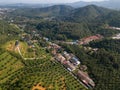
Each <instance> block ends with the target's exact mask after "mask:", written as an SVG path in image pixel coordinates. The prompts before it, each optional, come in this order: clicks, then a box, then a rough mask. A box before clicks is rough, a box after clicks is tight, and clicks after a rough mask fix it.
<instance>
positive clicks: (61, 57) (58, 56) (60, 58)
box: [55, 54, 66, 64]
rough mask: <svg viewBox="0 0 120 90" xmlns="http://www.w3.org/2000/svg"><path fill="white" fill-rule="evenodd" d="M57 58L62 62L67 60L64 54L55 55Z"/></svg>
mask: <svg viewBox="0 0 120 90" xmlns="http://www.w3.org/2000/svg"><path fill="white" fill-rule="evenodd" d="M55 59H56V60H57V61H59V62H60V63H62V64H63V63H64V61H65V60H66V59H65V57H63V56H62V54H57V55H56V56H55Z"/></svg>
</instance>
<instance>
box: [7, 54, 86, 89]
mask: <svg viewBox="0 0 120 90" xmlns="http://www.w3.org/2000/svg"><path fill="white" fill-rule="evenodd" d="M48 57H49V56H48ZM24 63H25V65H26V66H25V67H24V68H22V69H21V72H22V73H19V74H17V75H16V74H15V75H13V76H12V77H11V78H10V79H9V83H6V85H5V86H6V87H5V88H7V89H8V88H9V89H10V90H20V89H21V90H30V89H32V88H33V86H34V87H35V86H36V85H37V84H39V83H40V86H42V87H43V88H46V90H79V89H80V90H84V87H83V86H82V85H81V84H80V83H79V82H78V81H77V80H76V79H75V78H74V77H73V76H72V75H70V74H69V72H67V71H66V70H65V69H64V68H63V67H62V66H61V65H60V64H59V63H56V62H53V61H51V60H50V58H46V59H44V60H43V59H41V60H26V61H25V62H24ZM15 78H17V79H16V81H15ZM11 82H12V83H11ZM9 86H10V87H9Z"/></svg>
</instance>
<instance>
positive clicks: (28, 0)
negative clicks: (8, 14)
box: [0, 0, 104, 3]
mask: <svg viewBox="0 0 120 90" xmlns="http://www.w3.org/2000/svg"><path fill="white" fill-rule="evenodd" d="M77 1H86V2H91V1H104V0H0V3H72V2H77Z"/></svg>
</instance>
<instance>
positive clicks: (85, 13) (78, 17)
mask: <svg viewBox="0 0 120 90" xmlns="http://www.w3.org/2000/svg"><path fill="white" fill-rule="evenodd" d="M111 11H112V10H109V9H107V8H103V7H98V6H95V5H88V6H86V7H82V8H77V9H74V10H73V11H72V12H71V13H70V15H69V16H70V17H71V18H72V19H73V20H75V21H80V22H81V21H83V22H84V21H90V20H93V19H95V18H98V17H101V16H104V15H107V14H109V13H110V12H111Z"/></svg>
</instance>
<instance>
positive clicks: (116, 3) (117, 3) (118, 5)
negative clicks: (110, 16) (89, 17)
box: [68, 0, 120, 10]
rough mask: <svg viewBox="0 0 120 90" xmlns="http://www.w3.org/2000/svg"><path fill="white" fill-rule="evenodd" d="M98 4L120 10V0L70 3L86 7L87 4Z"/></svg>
mask: <svg viewBox="0 0 120 90" xmlns="http://www.w3.org/2000/svg"><path fill="white" fill-rule="evenodd" d="M91 4H94V5H97V6H102V7H106V8H110V9H117V10H120V0H107V1H101V2H83V1H80V2H75V3H71V4H68V5H71V6H73V7H76V8H78V7H84V6H87V5H91Z"/></svg>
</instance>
